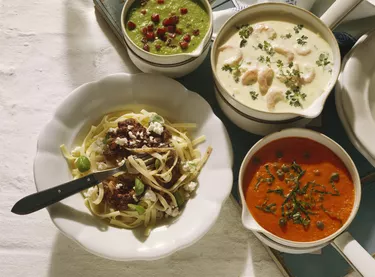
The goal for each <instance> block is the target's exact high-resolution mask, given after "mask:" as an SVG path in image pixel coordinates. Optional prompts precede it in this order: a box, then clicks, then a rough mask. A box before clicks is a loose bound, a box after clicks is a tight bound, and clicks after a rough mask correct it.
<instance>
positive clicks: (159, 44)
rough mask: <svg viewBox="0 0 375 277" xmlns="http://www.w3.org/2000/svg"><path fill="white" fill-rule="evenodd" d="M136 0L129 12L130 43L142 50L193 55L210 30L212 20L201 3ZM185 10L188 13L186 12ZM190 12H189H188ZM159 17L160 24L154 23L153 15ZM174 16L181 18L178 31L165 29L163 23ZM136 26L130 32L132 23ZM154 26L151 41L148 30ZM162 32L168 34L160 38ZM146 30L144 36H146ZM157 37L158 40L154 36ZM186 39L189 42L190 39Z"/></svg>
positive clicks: (173, 0)
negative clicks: (164, 31) (148, 27)
mask: <svg viewBox="0 0 375 277" xmlns="http://www.w3.org/2000/svg"><path fill="white" fill-rule="evenodd" d="M160 2H163V1H158V0H148V1H146V0H142V1H140V0H136V1H135V2H134V3H133V4H132V6H131V7H130V9H129V12H128V15H127V18H126V22H125V27H126V32H127V34H128V36H129V37H130V39H131V40H132V41H133V42H134V43H135V44H136V45H137V46H139V47H140V48H142V49H144V50H145V51H148V52H150V53H154V54H158V55H174V54H180V53H190V52H192V51H194V50H195V49H196V48H197V47H198V45H200V43H201V42H202V40H203V38H204V36H205V35H206V33H207V32H208V28H209V23H210V20H209V16H208V13H207V11H206V10H205V8H204V7H203V5H202V4H201V2H200V1H199V0H164V3H160ZM182 9H185V11H183V10H182ZM186 10H187V11H186ZM155 14H158V15H159V21H158V22H157V21H156V22H155V20H152V18H151V17H152V15H155ZM171 16H178V23H177V24H176V25H174V26H175V29H176V31H174V32H173V31H172V32H169V31H171V30H170V29H169V31H168V26H163V20H164V19H168V18H170V17H171ZM129 21H130V22H132V23H134V24H135V26H133V27H132V28H131V27H130V28H129V25H128V23H129ZM149 25H153V30H152V31H150V30H148V31H147V32H148V36H149V39H147V36H146V34H145V29H144V28H147V26H149ZM158 28H165V30H166V33H165V35H164V37H163V38H160V37H159V36H158V33H157V29H158ZM142 30H143V32H142ZM150 33H154V37H155V38H154V39H150V35H151V36H152V34H150ZM186 35H187V36H188V38H186Z"/></svg>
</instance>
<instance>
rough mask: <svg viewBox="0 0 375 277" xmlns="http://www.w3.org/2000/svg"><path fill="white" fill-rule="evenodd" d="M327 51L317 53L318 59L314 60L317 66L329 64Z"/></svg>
mask: <svg viewBox="0 0 375 277" xmlns="http://www.w3.org/2000/svg"><path fill="white" fill-rule="evenodd" d="M328 56H329V54H328V53H321V54H320V55H319V59H318V60H317V61H316V62H315V63H316V64H317V65H318V66H321V67H325V66H326V65H329V64H330V63H331V62H330V61H329V60H328Z"/></svg>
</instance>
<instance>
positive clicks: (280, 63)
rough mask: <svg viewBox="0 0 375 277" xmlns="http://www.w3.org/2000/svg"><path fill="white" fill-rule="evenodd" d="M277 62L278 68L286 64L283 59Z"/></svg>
mask: <svg viewBox="0 0 375 277" xmlns="http://www.w3.org/2000/svg"><path fill="white" fill-rule="evenodd" d="M276 64H277V67H278V68H281V67H283V66H284V63H283V62H282V61H281V60H277V62H276Z"/></svg>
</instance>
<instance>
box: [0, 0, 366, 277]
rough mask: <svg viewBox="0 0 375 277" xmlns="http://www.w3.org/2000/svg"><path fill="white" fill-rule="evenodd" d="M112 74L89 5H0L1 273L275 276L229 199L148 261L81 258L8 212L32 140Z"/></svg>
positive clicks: (118, 52) (116, 67)
mask: <svg viewBox="0 0 375 277" xmlns="http://www.w3.org/2000/svg"><path fill="white" fill-rule="evenodd" d="M361 26H364V25H363V24H361ZM356 30H357V29H356ZM117 72H129V73H137V72H138V70H137V69H136V68H135V67H134V65H132V63H131V62H130V60H129V58H128V56H127V54H126V51H125V49H124V48H123V46H122V44H121V43H120V42H119V41H118V40H117V38H116V37H115V36H114V35H113V34H112V32H111V31H110V30H109V28H108V26H107V25H106V23H105V22H104V20H103V19H102V18H101V16H100V15H99V14H97V13H95V12H94V8H93V3H92V1H91V0H63V1H57V0H35V1H21V0H1V1H0V118H1V119H2V122H1V124H0V143H1V144H2V146H3V147H2V150H0V160H1V161H2V166H1V167H0V176H1V177H2V178H1V181H0V216H1V217H0V220H1V221H0V223H1V224H0V233H1V235H0V276H7V277H8V276H9V277H13V276H14V277H17V276H22V277H28V276H40V277H43V276H53V277H62V276H90V277H95V276H127V275H130V273H131V274H132V275H135V276H175V275H177V274H178V275H179V276H256V277H260V276H267V277H268V276H272V277H281V276H282V274H281V272H280V271H279V270H278V268H277V266H276V264H275V263H274V262H273V261H272V259H271V256H270V255H269V254H268V252H267V250H266V248H264V247H263V245H262V244H261V243H260V242H259V241H258V240H257V239H256V238H255V237H254V235H253V234H252V233H250V232H248V231H246V230H245V229H244V228H243V227H242V226H241V223H240V220H239V216H240V215H239V211H238V207H237V204H236V203H235V202H234V201H233V200H232V199H229V200H228V201H227V202H226V204H225V205H224V207H223V210H222V213H221V216H220V218H219V220H218V221H217V223H216V224H215V226H214V227H213V228H212V230H210V231H209V233H208V234H207V235H206V236H205V237H204V238H203V239H202V240H200V241H199V242H197V243H196V244H195V245H193V246H191V247H189V248H187V249H184V250H182V251H180V252H177V253H176V254H174V255H172V256H170V257H168V258H165V259H162V260H159V261H153V262H147V263H146V262H130V263H123V262H113V261H108V260H105V259H102V258H99V257H96V256H94V255H92V254H90V253H87V252H86V251H85V250H83V249H82V248H80V247H79V246H78V245H76V244H75V243H74V242H72V241H70V240H69V239H67V238H66V237H64V236H63V235H62V234H61V233H59V231H58V230H57V229H56V228H55V227H54V226H53V224H52V223H51V221H50V219H49V216H48V213H47V212H46V211H45V210H42V211H39V212H37V213H35V214H32V215H29V216H25V217H20V216H16V215H13V214H11V213H10V209H11V207H12V205H13V204H14V203H15V202H16V201H17V200H18V199H19V198H21V197H23V196H25V195H27V194H30V193H33V192H35V186H34V182H33V172H32V166H33V158H34V155H35V151H36V141H37V137H38V134H39V132H40V130H41V129H42V127H43V126H44V125H45V124H46V122H47V121H48V120H49V119H50V118H51V116H52V113H53V112H54V110H55V109H56V107H57V106H58V105H59V103H60V102H61V101H62V99H64V97H65V96H66V95H67V94H68V93H69V92H71V91H72V90H73V89H74V88H76V87H77V86H79V85H81V84H83V83H86V82H90V81H93V80H97V79H99V78H101V77H104V76H106V75H108V74H111V73H117ZM197 74H198V75H199V78H201V80H207V83H206V84H204V87H207V88H208V87H210V89H209V92H210V93H211V92H212V87H211V84H210V82H211V80H212V78H211V76H210V74H211V73H210V68H209V64H208V62H207V61H206V62H205V63H204V64H203V65H202V66H201V67H200V69H199V71H198V72H196V73H195V74H192V75H190V76H187V77H186V78H183V79H181V81H182V82H183V83H184V84H185V85H187V84H191V85H190V86H189V85H188V87H189V89H192V90H202V88H199V87H198V86H196V85H194V84H193V82H191V80H192V79H193V78H194V76H197ZM211 96H213V94H211V95H209V96H208V97H211ZM236 131H239V130H236ZM252 140H254V137H253V138H252ZM249 143H251V142H250V141H249V142H246V143H243V144H242V146H241V147H243V148H244V149H245V148H246V149H248V146H249ZM240 144H241V142H240Z"/></svg>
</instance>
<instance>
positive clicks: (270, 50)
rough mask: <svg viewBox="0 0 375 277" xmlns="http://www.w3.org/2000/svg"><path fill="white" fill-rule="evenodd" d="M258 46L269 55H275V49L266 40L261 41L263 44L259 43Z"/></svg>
mask: <svg viewBox="0 0 375 277" xmlns="http://www.w3.org/2000/svg"><path fill="white" fill-rule="evenodd" d="M258 48H259V49H260V50H263V51H265V52H266V53H267V54H268V55H270V56H271V57H272V56H273V55H275V50H274V49H273V48H272V46H271V44H270V43H269V42H268V41H263V44H261V43H259V44H258Z"/></svg>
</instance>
